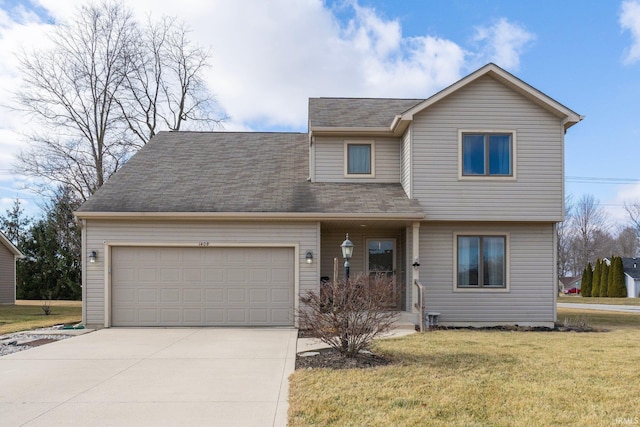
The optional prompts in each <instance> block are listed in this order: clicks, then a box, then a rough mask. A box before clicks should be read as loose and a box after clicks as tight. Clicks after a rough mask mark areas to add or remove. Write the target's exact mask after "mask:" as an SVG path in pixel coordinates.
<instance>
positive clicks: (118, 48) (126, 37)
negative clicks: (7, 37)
mask: <svg viewBox="0 0 640 427" xmlns="http://www.w3.org/2000/svg"><path fill="white" fill-rule="evenodd" d="M135 33H136V31H135V23H134V21H133V18H132V16H131V14H130V13H129V12H128V11H127V10H125V9H124V7H123V6H122V5H121V4H107V3H103V4H102V5H100V6H83V7H82V8H81V9H79V11H78V13H77V15H76V16H75V19H74V20H73V22H71V24H70V25H60V26H57V27H56V28H55V29H54V31H53V33H52V35H51V41H52V42H53V46H54V47H53V48H51V49H40V50H36V51H33V52H23V54H22V55H21V56H20V58H19V59H20V66H21V71H22V73H23V76H24V77H23V78H24V83H25V85H24V87H23V88H22V89H21V90H20V91H18V92H17V100H18V102H19V104H20V105H21V108H22V109H23V110H24V111H26V112H27V113H30V114H31V115H32V116H33V117H34V118H35V119H36V120H37V123H38V125H40V126H41V128H40V130H38V131H34V132H32V133H31V134H30V138H31V140H32V142H33V144H32V147H31V149H30V150H27V151H23V152H22V153H21V154H20V156H19V168H20V169H21V171H22V172H23V173H25V174H27V175H31V176H35V177H39V178H44V180H45V181H47V182H50V181H53V182H57V183H62V184H63V185H67V186H69V187H71V188H73V189H74V191H76V192H77V193H78V194H79V195H80V196H81V197H82V198H83V199H86V198H87V197H88V196H89V195H90V194H92V193H93V192H94V191H95V190H96V189H98V188H99V187H100V186H101V185H102V184H104V182H105V180H106V179H107V178H109V176H110V175H111V174H112V173H113V172H114V171H116V170H117V169H118V168H119V167H120V165H121V164H122V163H123V162H124V161H125V160H126V157H127V156H128V155H129V154H130V153H131V146H130V144H129V143H128V141H127V136H126V134H125V132H124V131H125V130H126V128H125V127H124V126H123V123H122V117H121V116H120V111H119V109H118V108H117V105H116V104H115V103H114V99H115V98H116V97H117V96H118V92H119V91H120V90H121V88H122V86H123V82H124V79H125V76H126V74H127V73H128V72H129V71H130V69H131V61H130V58H131V54H130V52H131V50H132V48H133V46H134V43H135Z"/></svg>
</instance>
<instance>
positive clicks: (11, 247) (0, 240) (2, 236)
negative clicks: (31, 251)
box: [0, 231, 24, 258]
mask: <svg viewBox="0 0 640 427" xmlns="http://www.w3.org/2000/svg"><path fill="white" fill-rule="evenodd" d="M0 244H2V245H4V246H6V247H7V249H9V251H10V252H11V253H12V254H13V255H14V256H16V257H18V258H23V257H24V255H22V252H20V250H18V248H16V246H15V245H14V244H13V243H11V240H9V238H8V237H7V236H5V234H4V233H3V232H2V231H0Z"/></svg>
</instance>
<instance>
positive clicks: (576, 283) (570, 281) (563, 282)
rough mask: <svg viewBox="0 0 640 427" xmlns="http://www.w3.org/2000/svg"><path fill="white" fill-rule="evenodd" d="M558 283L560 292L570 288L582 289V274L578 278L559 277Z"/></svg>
mask: <svg viewBox="0 0 640 427" xmlns="http://www.w3.org/2000/svg"><path fill="white" fill-rule="evenodd" d="M559 282H560V286H559V288H560V291H561V292H562V291H566V290H567V289H570V288H576V289H582V274H581V275H579V276H575V277H574V276H567V277H561V278H560V279H559Z"/></svg>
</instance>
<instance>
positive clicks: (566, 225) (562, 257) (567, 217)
mask: <svg viewBox="0 0 640 427" xmlns="http://www.w3.org/2000/svg"><path fill="white" fill-rule="evenodd" d="M572 217H573V198H572V196H571V195H568V196H566V197H565V199H564V221H562V222H559V223H558V224H557V225H556V236H557V239H556V243H557V245H558V248H557V250H558V257H557V260H558V278H560V277H565V276H566V275H567V274H569V273H570V272H571V269H572V268H571V221H572Z"/></svg>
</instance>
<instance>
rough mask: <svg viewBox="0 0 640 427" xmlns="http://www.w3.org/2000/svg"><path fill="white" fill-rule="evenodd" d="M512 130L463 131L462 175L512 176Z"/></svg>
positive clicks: (461, 144)
mask: <svg viewBox="0 0 640 427" xmlns="http://www.w3.org/2000/svg"><path fill="white" fill-rule="evenodd" d="M513 142H514V134H513V133H512V132H462V135H461V143H460V146H461V150H462V153H461V163H462V164H461V169H462V170H461V171H462V176H493V177H512V176H513V175H514V174H513V163H514V161H513V159H514V155H513V152H514V143H513Z"/></svg>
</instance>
